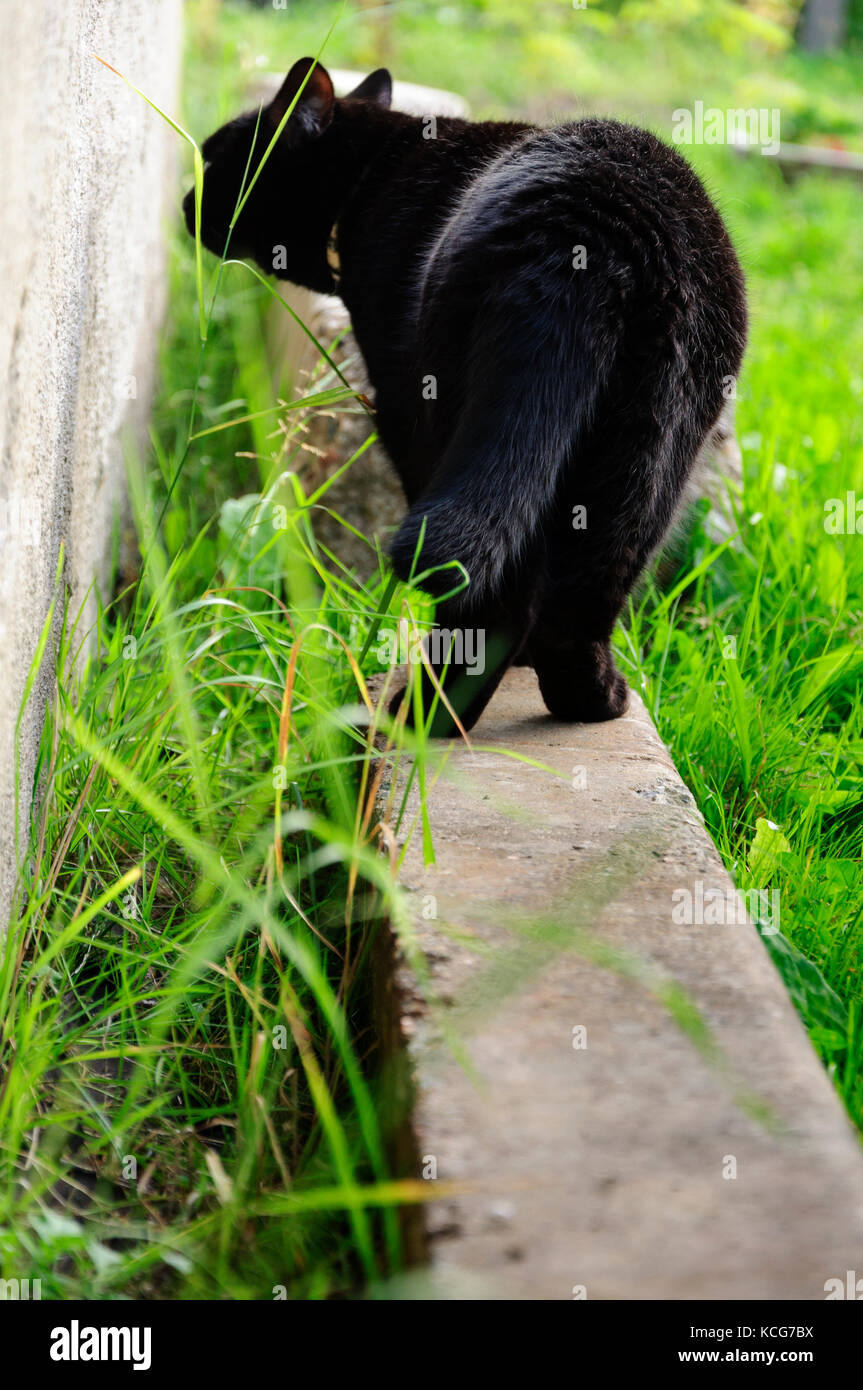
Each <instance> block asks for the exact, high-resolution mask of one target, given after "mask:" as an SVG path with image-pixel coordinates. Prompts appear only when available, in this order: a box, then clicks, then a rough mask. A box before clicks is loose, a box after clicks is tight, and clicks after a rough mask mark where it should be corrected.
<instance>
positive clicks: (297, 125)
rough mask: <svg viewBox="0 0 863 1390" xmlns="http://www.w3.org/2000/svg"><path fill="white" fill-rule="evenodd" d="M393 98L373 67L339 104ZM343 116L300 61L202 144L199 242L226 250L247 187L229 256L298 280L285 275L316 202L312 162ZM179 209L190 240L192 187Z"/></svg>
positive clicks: (322, 72)
mask: <svg viewBox="0 0 863 1390" xmlns="http://www.w3.org/2000/svg"><path fill="white" fill-rule="evenodd" d="M307 78H308V80H306V79H307ZM304 82H305V85H303V84H304ZM300 88H302V91H301V92H300ZM298 92H299V93H300V95H299V97H298V99H297V102H296V105H295V106H294V109H293V111H292V112H291V115H290V117H289V118H288V121H287V123H286V124H285V126H284V129H283V130H282V133H281V135H280V136H279V139H278V140H277V142H276V144H275V146H274V147H273V149H272V150H271V152H270V154H269V156H268V158H267V161H266V163H265V164H264V167H263V168H262V169H261V171H260V174H259V175H258V177H257V179H256V180H255V182H254V184H252V180H253V178H254V176H255V172H256V170H257V168H258V166H259V164H260V162H261V159H262V158H263V156H264V154H265V152H266V150H267V147H268V146H269V144H270V142H271V140H272V138H273V136H274V135H275V133H276V131H277V129H278V127H279V125H280V123H281V121H282V118H283V117H284V115H285V112H286V111H287V110H288V108H289V107H290V105H291V103H292V102H293V101H294V98H295V97H297V93H298ZM391 97H392V80H391V78H390V75H389V73H388V72H387V71H386V69H385V68H379V69H378V70H377V71H376V72H373V73H372V74H371V76H369V77H366V78H365V79H364V80H363V81H362V82H361V83H360V84H359V86H358V87H356V88H355V89H354V91H352V92H350V93H349V94H348V96H347V97H346V98H344V103H355V102H370V103H373V104H374V105H376V106H382V107H388V106H389V104H390V100H391ZM354 109H355V108H354ZM344 111H345V106H344V104H343V102H337V101H336V98H335V93H334V91H333V83H332V79H331V78H330V75H329V73H328V72H327V70H326V68H323V67H321V65H320V64H319V63H317V64H316V63H315V60H314V58H300V60H299V61H298V62H296V63H294V66H293V67H292V68H291V70H290V72H289V73H288V75H287V77H286V78H285V80H284V82H283V83H282V86H281V87H280V89H279V91H278V92H277V93H276V95H275V97H274V98H273V100H272V101H271V102H270V104H269V105H268V106H265V107H263V108H262V109H261V110H260V111H249V112H246V113H245V114H244V115H242V116H237V117H236V119H235V120H233V121H229V122H228V123H227V125H223V126H222V127H221V128H220V129H219V130H217V131H216V132H215V133H214V134H213V135H211V136H210V137H209V139H208V140H206V141H205V143H204V145H203V147H202V151H201V152H202V154H203V157H204V186H203V196H202V205H201V241H202V242H203V244H204V245H205V246H206V247H207V249H208V250H209V251H212V252H214V253H215V255H217V256H220V255H222V253H223V252H224V250H225V245H226V243H227V241H228V231H229V227H230V223H231V219H232V217H233V216H234V212H235V209H236V207H237V204H238V201H239V199H240V197H241V190H248V189H249V186H250V184H252V187H251V191H250V192H249V193H248V197H247V198H246V199H245V201H244V202H243V205H242V208H241V210H240V213H239V216H238V217H237V220H236V222H235V224H234V228H233V230H232V232H231V238H230V246H229V254H230V255H232V256H250V257H253V258H254V259H255V260H257V262H258V264H259V265H260V266H261V267H262V269H264V270H266V271H268V272H269V273H270V274H272V273H275V274H277V275H281V276H282V277H283V278H288V279H294V278H296V277H295V274H292V273H291V267H292V265H293V264H294V262H295V261H296V256H292V254H291V253H292V250H293V249H296V252H297V255H299V254H300V251H302V252H303V254H308V247H307V244H306V243H307V240H308V232H309V226H310V224H312V225H313V224H314V223H315V215H316V212H317V203H318V202H319V201H320V199H319V198H318V197H316V194H317V193H318V192H319V183H320V175H321V170H320V167H319V166H320V164H321V160H320V158H319V157H316V156H319V154H320V151H321V148H322V146H321V145H320V142H321V141H322V140H323V139H324V137H326V136H327V133H328V132H329V131H330V130H331V128H332V127H333V123H334V121H336V122H337V121H338V119H339V115H340V114H341V113H344ZM316 175H317V178H316V177H315V176H316ZM183 211H184V213H185V217H186V226H187V227H188V229H189V232H190V233H191V235H192V236H194V234H195V192H194V189H190V190H189V192H188V193H187V194H186V197H185V198H184V200H183ZM318 239H320V237H319V238H318ZM292 243H293V245H292ZM277 244H280V245H281V246H283V247H285V248H286V254H285V255H284V257H283V264H282V265H281V266H280V265H278V264H276V265H274V247H275V246H276V245H277ZM320 249H321V251H323V250H324V249H325V248H324V247H321V248H320Z"/></svg>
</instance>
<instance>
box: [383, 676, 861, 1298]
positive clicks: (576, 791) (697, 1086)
mask: <svg viewBox="0 0 863 1390" xmlns="http://www.w3.org/2000/svg"><path fill="white" fill-rule="evenodd" d="M473 737H474V745H475V747H477V748H479V747H480V746H482V747H483V748H486V749H489V748H490V747H495V748H498V749H500V750H509V753H510V754H516V755H519V756H520V757H522V758H526V759H532V760H536V761H539V762H542V763H544V764H546V765H549V766H550V767H551V768H553V769H555V771H556V772H557V773H559V774H561V775H555V774H554V773H553V772H551V771H548V770H543V769H541V768H539V767H536V766H531V765H529V764H528V763H525V762H519V761H516V760H514V759H513V758H512V757H510V756H507V755H506V753H504V752H503V751H500V752H495V751H477V752H475V753H473V754H471V753H470V752H468V751H467V750H466V749H465V748H464V747H463V746H459V745H453V746H452V752H451V755H450V758H449V761H448V764H447V769H446V771H445V773H444V775H443V776H442V777H441V778H440V779H439V780H438V781H437V783H436V785H435V786H434V788H433V789H432V790H431V792H430V796H429V800H430V810H431V823H432V830H433V835H434V842H435V849H436V854H437V867H436V868H425V867H424V865H423V862H422V850H421V843H420V837H419V835H416V836H414V838H413V840H412V842H411V845H410V848H409V849H408V852H407V855H406V859H405V863H404V867H403V873H402V882H403V884H404V886H405V888H406V889H408V890H409V891H410V895H411V896H410V903H411V905H412V916H413V920H414V926H415V930H416V936H417V939H418V942H419V944H420V946H421V948H422V956H423V959H424V961H425V969H426V970H427V972H428V973H427V978H426V979H425V981H424V983H423V984H422V985H420V983H419V982H418V979H417V975H416V974H415V973H414V972H413V971H411V970H409V969H408V967H407V966H406V965H405V963H404V957H402V958H401V964H400V965H399V967H398V973H397V986H398V988H397V990H396V991H391V992H390V998H391V1000H392V1003H391V1007H392V1009H393V1011H394V1017H393V1019H392V1020H391V1024H392V1026H395V1027H397V1030H398V1031H399V1033H400V1035H401V1037H402V1039H403V1042H404V1044H405V1045H406V1047H407V1048H408V1050H409V1055H410V1060H411V1064H412V1068H413V1073H414V1080H415V1089H416V1101H415V1110H414V1116H413V1125H414V1134H415V1141H416V1144H415V1147H416V1152H417V1155H418V1156H419V1161H420V1165H421V1168H420V1171H421V1173H422V1174H423V1175H424V1176H427V1177H429V1178H430V1180H433V1181H436V1182H438V1183H439V1184H441V1185H442V1198H441V1199H440V1200H438V1201H433V1202H432V1203H431V1204H430V1205H429V1206H428V1207H426V1208H425V1215H426V1236H427V1249H428V1255H429V1259H430V1263H431V1269H430V1285H429V1286H430V1287H431V1288H432V1289H433V1290H434V1291H435V1293H436V1295H437V1296H439V1297H443V1298H453V1297H455V1298H464V1297H473V1298H501V1299H571V1298H573V1297H583V1296H586V1297H587V1298H591V1299H596V1298H623V1299H649V1298H666V1299H686V1298H696V1299H703V1298H721V1299H740V1298H742V1299H765V1298H782V1299H789V1298H808V1299H823V1298H824V1297H825V1289H824V1286H825V1282H826V1281H827V1280H828V1279H831V1278H839V1279H842V1280H843V1281H844V1279H845V1276H846V1271H847V1270H849V1269H856V1270H860V1269H863V1158H861V1153H860V1149H859V1146H858V1144H857V1141H856V1139H855V1137H854V1135H853V1134H852V1131H851V1128H850V1125H849V1123H848V1121H847V1120H846V1118H845V1116H844V1113H843V1111H842V1108H841V1105H840V1102H839V1100H838V1099H837V1097H836V1095H835V1094H834V1092H833V1089H832V1087H831V1084H830V1082H829V1080H828V1078H827V1076H826V1074H825V1073H824V1071H823V1069H822V1067H821V1065H820V1063H819V1061H818V1059H817V1057H816V1056H815V1053H814V1052H813V1051H812V1049H811V1047H810V1044H809V1042H808V1040H807V1038H806V1036H805V1033H804V1031H803V1029H802V1027H801V1025H800V1023H799V1021H798V1019H797V1016H796V1014H795V1012H794V1010H793V1008H792V1005H791V1003H790V1002H789V1000H788V998H787V996H786V993H785V990H784V988H783V986H782V984H781V982H780V980H779V978H778V976H777V975H776V973H775V971H774V968H773V966H772V964H771V963H770V960H769V958H768V956H767V954H766V951H765V949H764V946H763V944H762V942H761V940H760V938H759V935H758V931H757V929H756V928H755V927H754V926H752V925H751V924H750V923H749V922H748V921H747V922H743V923H742V924H739V925H733V924H728V925H713V926H704V925H698V923H697V922H696V923H693V924H690V925H686V924H678V923H677V922H675V920H674V916H680V915H681V911H680V909H679V908H678V910H677V912H675V913H674V915H673V910H674V906H675V903H680V901H681V898H680V896H679V893H680V890H683V889H688V890H689V891H690V892H691V893H692V894H693V902H694V903H696V904H697V902H698V893H699V885H700V890H701V892H702V893H705V892H708V891H709V890H710V889H720V890H722V891H723V893H724V892H725V891H726V890H728V891H730V890H731V881H730V879H729V877H728V875H727V874H726V872H725V870H724V868H723V866H722V864H721V862H720V860H719V856H718V854H717V852H716V849H715V847H714V846H713V844H712V842H711V841H710V839H709V837H708V836H707V834H706V831H705V829H704V826H703V824H702V821H701V818H700V816H699V813H698V811H697V809H696V807H695V805H694V802H693V799H692V796H691V794H690V793H689V791H688V790H687V788H686V787H685V786H684V784H683V782H682V781H681V779H680V777H679V775H678V773H677V771H676V770H675V768H674V765H673V763H672V762H671V759H670V757H669V754H668V752H667V751H666V749H665V748H664V746H663V744H662V742H661V740H660V739H659V737H658V735H657V733H656V730H655V729H654V727H653V724H652V723H651V721H650V719H649V717H648V715H647V713H646V711H645V709H644V707H643V705H642V704H641V702H640V701H639V700H638V698H637V697H636V696H633V700H632V706H631V710H630V713H629V714H628V716H627V717H626V718H624V719H623V720H619V721H617V722H614V723H609V724H602V725H592V726H590V725H588V726H578V725H575V726H565V725H560V724H555V723H553V722H552V721H551V720H549V719H548V717H547V716H545V715H544V714H543V712H542V704H541V701H540V698H539V694H538V691H537V688H536V679H535V677H534V675H533V673H532V672H530V671H527V670H516V671H511V672H510V673H509V675H508V677H507V678H506V680H505V682H504V684H503V686H502V688H501V690H500V691H499V692H498V694H497V695H496V696H495V699H494V700H493V701H492V703H491V706H490V708H489V710H488V711H487V713H486V715H485V717H484V718H483V720H482V721H481V723H480V725H479V726H478V728H477V729H476V730H475V731H474V736H473ZM396 782H397V786H396V788H392V787H391V788H390V789H384V791H383V793H382V795H381V800H380V803H379V805H380V807H381V809H382V812H383V814H384V815H389V814H390V812H389V810H388V809H387V807H388V804H389V805H391V804H392V801H391V799H390V802H389V803H388V790H398V786H399V785H402V784H403V779H402V778H401V776H399V777H398V778H397V779H396ZM415 808H416V795H415V793H414V794H413V796H412V798H411V800H410V803H409V817H410V812H411V811H412V810H415ZM408 824H409V818H408V819H406V820H405V821H404V822H403V825H404V826H405V827H406V826H407V825H408ZM675 893H678V897H677V898H673V897H672V894H675ZM435 911H436V913H437V916H436V918H433V919H432V920H429V918H430V915H431V914H433V913H434V912H435ZM423 973H425V971H423ZM669 982H677V985H678V986H679V987H680V989H681V990H682V991H685V995H686V997H687V999H688V1000H689V1001H691V1004H692V1005H694V1006H695V1008H696V1009H697V1010H698V1011H699V1013H700V1016H701V1019H702V1021H703V1022H704V1023H705V1024H706V1025H707V1029H708V1030H709V1038H705V1037H704V1036H700V1035H699V1025H698V1023H697V1022H695V1023H693V1024H692V1025H691V1027H690V1028H689V1029H687V1027H685V1026H681V1023H680V1021H675V1017H674V1016H673V1011H674V1012H675V1013H676V1014H677V1015H678V1019H680V1018H681V1017H683V1018H684V1020H685V1016H686V1005H685V1004H682V1003H681V1002H680V996H679V991H678V992H677V994H676V995H675V993H674V992H672V994H671V995H670V996H669V995H668V987H669ZM669 998H670V999H671V1001H672V1003H673V1002H674V999H675V998H677V1004H675V1005H674V1010H673V1011H672V1009H670V1008H669V1003H668V999H669ZM580 1030H584V1031H583V1032H582V1031H580ZM404 1151H405V1146H404V1145H403V1147H402V1152H404ZM735 1173H736V1176H733V1174H735ZM446 1184H454V1185H456V1190H454V1191H451V1192H450V1193H449V1194H448V1195H447V1194H446V1193H444V1191H443V1185H446Z"/></svg>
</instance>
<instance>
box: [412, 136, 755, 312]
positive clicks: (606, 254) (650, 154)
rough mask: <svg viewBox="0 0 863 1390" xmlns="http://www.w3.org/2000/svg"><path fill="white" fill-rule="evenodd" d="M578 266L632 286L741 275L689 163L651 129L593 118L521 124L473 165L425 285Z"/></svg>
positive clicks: (562, 271)
mask: <svg viewBox="0 0 863 1390" xmlns="http://www.w3.org/2000/svg"><path fill="white" fill-rule="evenodd" d="M579 253H580V254H581V257H582V260H581V262H579ZM579 264H582V265H583V266H584V267H585V268H587V267H591V266H592V267H593V268H594V269H597V268H600V267H602V266H605V267H606V268H607V269H608V271H609V273H617V272H619V273H623V274H625V273H626V271H627V270H629V271H631V272H632V282H633V284H645V283H650V284H655V283H656V281H657V278H659V279H660V280H668V281H675V282H680V281H684V282H685V281H687V280H688V279H689V278H690V276H694V277H695V278H696V279H698V280H700V281H701V282H702V283H704V282H705V280H706V281H707V282H710V281H712V280H716V281H719V280H721V279H723V278H725V279H727V278H728V276H731V277H732V278H737V277H739V274H740V272H739V267H738V264H737V259H736V256H735V254H734V251H733V249H732V247H731V243H730V241H729V239H728V235H727V233H726V231H725V228H724V225H723V223H722V219H721V218H720V216H719V213H718V212H717V210H716V208H715V207H714V205H713V203H712V201H711V199H710V197H709V196H708V194H707V192H706V190H705V189H704V187H703V185H702V183H701V181H700V180H699V178H698V176H697V175H696V173H695V171H694V170H693V169H692V168H691V166H690V165H689V164H688V163H687V161H686V160H685V159H684V158H683V157H682V156H681V155H680V154H679V153H678V152H677V151H676V150H675V149H672V148H671V147H670V146H669V145H666V144H665V143H664V142H663V141H662V140H660V139H659V138H658V137H657V136H655V135H653V134H652V133H651V132H650V131H648V130H644V129H642V128H640V127H637V126H631V125H626V124H624V123H622V122H619V121H612V120H603V119H598V118H587V119H584V120H580V121H574V122H570V123H567V124H565V125H559V126H554V127H551V128H549V129H546V130H537V129H529V130H527V131H524V132H520V133H519V134H518V136H517V137H516V138H514V139H513V140H512V142H511V143H509V144H508V145H507V146H506V147H505V148H504V149H503V150H498V151H495V152H494V154H493V155H491V157H489V159H488V160H487V162H485V163H484V164H482V165H481V166H480V167H478V168H475V171H474V173H473V175H472V177H471V178H470V180H469V181H468V182H467V184H466V185H465V186H464V187H463V189H462V191H461V193H460V196H459V198H458V201H457V202H456V204H455V206H454V207H453V208H452V210H451V211H450V213H449V215H448V217H447V218H446V220H445V222H444V223H443V225H442V226H441V227H440V229H439V231H438V234H437V237H436V239H435V242H434V244H433V246H432V247H431V250H430V254H429V256H428V259H427V262H426V266H425V274H424V291H425V292H426V293H432V294H433V293H434V292H435V290H436V289H440V288H442V287H443V286H445V285H446V284H447V283H448V282H451V281H452V280H453V279H456V280H457V281H458V282H460V283H461V284H462V285H468V284H471V285H473V286H474V287H479V286H481V285H482V284H483V283H484V282H487V281H488V279H489V277H491V276H493V277H495V278H498V277H500V275H501V274H505V273H507V271H509V272H511V273H512V274H516V273H522V274H524V273H527V274H530V272H531V269H533V270H534V271H536V272H538V273H539V274H541V276H542V278H543V283H544V284H546V285H548V284H549V283H550V281H549V277H552V279H554V278H556V274H555V272H557V274H558V275H559V276H560V277H562V278H563V279H570V278H571V275H572V271H573V269H574V268H576V267H577V266H578V265H579Z"/></svg>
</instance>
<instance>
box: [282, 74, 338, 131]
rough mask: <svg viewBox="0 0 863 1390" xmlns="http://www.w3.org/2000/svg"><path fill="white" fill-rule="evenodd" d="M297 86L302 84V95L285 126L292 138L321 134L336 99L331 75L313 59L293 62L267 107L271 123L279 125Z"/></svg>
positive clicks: (329, 118) (297, 90)
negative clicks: (307, 76) (307, 75)
mask: <svg viewBox="0 0 863 1390" xmlns="http://www.w3.org/2000/svg"><path fill="white" fill-rule="evenodd" d="M310 69H312V71H311V73H310V75H309V80H308V82H306V85H305V87H303V81H304V79H305V77H306V74H307V73H309V70H310ZM300 87H303V90H302V94H301V96H300V99H299V101H298V102H297V104H296V106H295V107H294V109H293V111H292V113H291V119H290V121H289V122H288V125H287V128H286V129H287V134H288V136H289V138H290V139H292V140H295V139H297V138H298V137H299V138H302V137H303V136H304V135H306V136H315V135H321V134H323V132H324V131H325V130H326V128H327V126H328V125H329V123H330V121H331V120H332V119H333V107H334V105H335V99H336V98H335V92H334V91H333V83H332V79H331V77H330V74H329V73H328V72H327V70H326V68H322V67H321V65H320V63H316V62H315V60H314V58H300V59H299V60H298V61H297V62H296V63H294V66H293V67H292V68H291V70H290V72H289V73H288V75H287V77H286V78H285V80H284V82H283V83H282V85H281V87H280V88H279V90H278V92H277V93H276V95H275V96H274V97H273V100H272V101H271V102H270V105H269V107H268V114H269V117H270V120H271V122H272V124H273V125H274V126H277V125H278V124H279V122H280V121H281V119H282V117H283V116H284V114H285V112H286V111H287V109H288V107H289V106H290V104H291V102H292V101H293V99H294V97H295V96H296V95H297V92H299V90H300Z"/></svg>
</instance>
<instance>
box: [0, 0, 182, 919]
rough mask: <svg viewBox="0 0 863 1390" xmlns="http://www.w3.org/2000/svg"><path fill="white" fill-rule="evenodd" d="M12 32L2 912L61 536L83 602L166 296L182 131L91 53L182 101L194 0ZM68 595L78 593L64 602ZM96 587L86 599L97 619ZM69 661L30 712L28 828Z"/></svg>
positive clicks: (6, 68)
mask: <svg viewBox="0 0 863 1390" xmlns="http://www.w3.org/2000/svg"><path fill="white" fill-rule="evenodd" d="M0 9H2V29H3V40H2V44H0V93H2V101H0V151H2V157H3V168H4V175H3V185H2V197H0V286H2V295H0V928H2V925H3V923H4V922H5V920H6V918H7V915H8V908H9V904H10V901H11V895H12V891H13V887H14V881H15V877H16V865H15V860H14V844H15V830H14V766H15V757H16V751H15V722H16V719H17V716H18V710H19V707H20V705H21V699H22V693H23V690H24V687H25V682H26V678H27V672H28V669H29V667H30V664H31V661H32V659H33V654H34V651H35V649H36V646H37V642H38V639H39V634H40V631H41V629H42V627H43V624H44V621H45V617H46V614H47V612H48V610H49V607H50V603H51V598H52V593H53V591H54V579H55V573H56V568H57V560H58V554H59V551H60V546H61V544H62V543H65V547H66V559H65V567H64V575H63V581H64V584H65V586H67V588H68V592H69V596H70V603H71V608H72V611H73V612H77V610H78V609H79V608H80V606H81V604H82V602H83V601H84V600H85V596H86V595H87V591H88V590H89V589H90V586H91V583H92V581H93V579H94V578H96V579H97V580H100V581H101V580H104V578H105V576H106V574H107V570H108V565H109V560H110V552H111V538H112V530H113V526H114V519H115V517H117V516H119V517H120V518H121V519H122V517H123V514H124V508H125V503H124V496H125V487H124V481H125V475H124V465H123V449H122V440H123V436H124V432H125V431H127V430H129V429H131V430H133V431H134V430H137V431H140V429H141V427H142V424H143V422H144V421H145V419H146V414H147V409H148V403H149V398H150V394H151V390H152V381H153V368H154V345H155V337H156V332H157V328H158V325H159V321H160V318H161V313H162V309H163V304H164V291H163V281H164V277H163V269H164V267H163V230H164V218H165V212H166V202H165V194H166V192H167V190H168V177H167V175H168V172H169V170H170V169H171V167H172V166H173V162H174V160H173V156H174V152H175V150H176V146H177V137H176V136H175V135H173V134H172V133H171V132H170V131H169V130H168V128H167V126H166V125H165V124H164V122H163V121H162V120H161V119H160V117H159V116H157V115H156V114H155V112H153V111H152V110H151V109H150V108H149V107H148V106H147V105H146V104H145V103H144V102H143V101H142V100H141V99H140V98H139V97H137V96H136V95H135V94H134V93H133V92H132V91H130V90H129V88H128V87H126V86H125V84H124V83H123V82H121V81H120V79H119V78H118V77H116V76H115V75H114V74H113V73H111V72H109V71H108V70H107V69H106V68H104V67H102V66H101V65H100V64H99V63H98V62H96V60H95V58H94V57H93V54H94V53H98V54H99V55H100V56H102V57H103V58H105V59H106V60H107V61H108V62H110V63H112V64H113V65H114V66H115V67H117V68H119V69H120V70H121V71H122V72H124V73H125V74H126V75H127V76H128V77H129V78H130V80H131V81H133V82H134V83H135V84H136V86H138V87H140V88H141V89H142V90H143V91H146V92H147V94H148V96H150V97H151V98H152V99H153V100H155V101H156V102H158V104H159V105H160V106H163V107H164V108H165V109H167V110H169V111H171V112H173V111H175V110H176V103H177V77H178V72H179V55H180V18H181V0H28V3H27V4H16V3H13V0H2V3H0ZM60 606H61V607H62V604H61V605H60ZM92 611H93V601H92V596H91V598H90V599H89V601H88V602H87V604H86V605H85V623H84V626H85V627H86V626H87V625H88V624H89V623H90V622H91V620H92ZM52 682H53V667H52V662H51V659H50V654H49V656H48V658H47V659H46V660H45V661H44V662H43V666H42V670H41V672H40V675H39V679H38V681H37V683H36V687H35V689H34V692H33V695H32V697H31V699H30V701H29V703H28V707H27V709H26V712H25V716H24V720H23V724H22V732H21V740H20V754H19V767H20V779H21V789H22V804H21V806H20V810H19V815H20V834H21V839H22V842H23V843H25V844H26V836H27V828H28V823H29V800H30V789H31V788H32V782H33V775H34V767H35V759H36V750H37V745H38V739H39V734H40V730H41V726H42V720H43V715H44V708H45V701H46V699H47V698H48V697H49V695H50V692H51V688H52Z"/></svg>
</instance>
